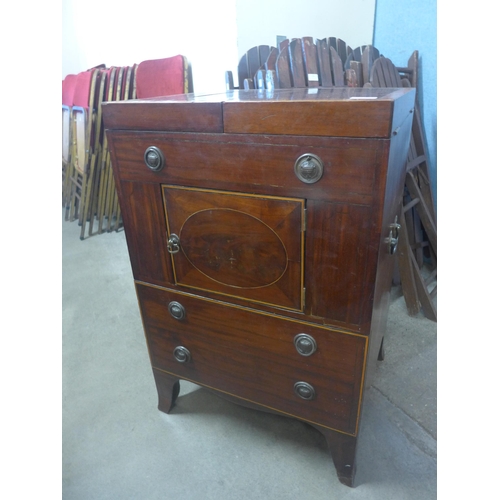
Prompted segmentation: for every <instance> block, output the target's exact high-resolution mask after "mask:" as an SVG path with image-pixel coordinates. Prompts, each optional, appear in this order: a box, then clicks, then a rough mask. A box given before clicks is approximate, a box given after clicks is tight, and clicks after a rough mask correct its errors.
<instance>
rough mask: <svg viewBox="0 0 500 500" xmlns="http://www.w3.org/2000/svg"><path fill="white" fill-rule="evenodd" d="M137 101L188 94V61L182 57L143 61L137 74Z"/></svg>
mask: <svg viewBox="0 0 500 500" xmlns="http://www.w3.org/2000/svg"><path fill="white" fill-rule="evenodd" d="M135 80H136V92H137V99H145V98H148V97H160V96H166V95H175V94H185V93H187V92H188V71H187V60H186V58H185V57H184V56H182V55H177V56H173V57H167V58H165V59H152V60H149V61H142V62H141V63H140V64H139V65H138V66H137V70H136V74H135Z"/></svg>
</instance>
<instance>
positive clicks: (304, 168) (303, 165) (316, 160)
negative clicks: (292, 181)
mask: <svg viewBox="0 0 500 500" xmlns="http://www.w3.org/2000/svg"><path fill="white" fill-rule="evenodd" d="M294 170H295V175H296V176H297V177H298V178H299V179H300V180H301V181H302V182H305V183H306V184H314V183H315V182H318V181H319V180H320V179H321V177H322V176H323V161H322V160H321V158H320V157H319V156H316V155H313V154H311V153H306V154H303V155H301V156H299V157H298V158H297V160H296V161H295V166H294Z"/></svg>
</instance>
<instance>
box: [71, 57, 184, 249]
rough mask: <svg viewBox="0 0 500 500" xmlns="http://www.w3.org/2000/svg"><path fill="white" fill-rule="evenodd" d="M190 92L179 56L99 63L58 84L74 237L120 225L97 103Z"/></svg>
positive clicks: (108, 155)
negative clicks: (107, 64) (130, 62)
mask: <svg viewBox="0 0 500 500" xmlns="http://www.w3.org/2000/svg"><path fill="white" fill-rule="evenodd" d="M71 87H73V88H74V91H73V92H71ZM190 91H192V77H191V71H190V68H189V64H188V61H187V59H186V57H184V56H182V55H177V56H173V57H168V58H164V59H157V60H148V61H143V62H141V63H140V64H133V65H132V66H122V67H117V66H112V67H110V68H106V67H105V65H100V66H98V67H96V68H92V69H90V70H88V71H83V72H81V73H79V74H78V75H68V76H67V77H66V78H65V79H64V80H63V206H64V207H65V209H66V213H65V219H66V220H67V221H75V220H78V223H79V225H80V226H81V229H80V239H82V240H83V239H85V238H86V237H87V236H92V235H95V234H102V233H104V232H111V231H118V230H119V229H121V228H122V227H123V224H122V220H121V210H120V206H119V203H118V197H117V193H116V186H115V181H114V177H113V170H112V165H111V157H110V152H109V149H108V143H107V139H106V134H105V133H104V126H103V121H102V104H103V103H104V102H106V101H124V100H128V99H143V98H148V97H160V96H167V95H173V94H183V93H186V92H190Z"/></svg>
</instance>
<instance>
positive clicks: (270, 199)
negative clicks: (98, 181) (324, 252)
mask: <svg viewBox="0 0 500 500" xmlns="http://www.w3.org/2000/svg"><path fill="white" fill-rule="evenodd" d="M162 189H163V198H164V204H165V213H166V220H167V228H168V236H169V251H170V252H171V257H172V266H173V270H174V279H175V283H176V284H177V285H180V286H185V287H190V288H193V289H198V290H205V291H209V292H215V293H218V294H223V295H225V296H226V297H237V298H240V299H241V298H243V299H247V300H250V301H253V302H260V303H264V304H269V305H273V306H277V307H281V308H285V309H291V310H296V311H302V310H303V274H304V273H303V254H304V232H303V227H304V208H305V202H304V200H302V199H297V198H282V197H274V196H258V195H247V194H242V193H233V192H227V191H214V190H203V189H194V188H188V187H179V186H172V185H163V186H162Z"/></svg>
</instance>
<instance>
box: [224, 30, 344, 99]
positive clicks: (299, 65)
mask: <svg viewBox="0 0 500 500" xmlns="http://www.w3.org/2000/svg"><path fill="white" fill-rule="evenodd" d="M352 52H353V51H352V49H351V48H350V47H349V46H348V45H347V44H346V43H345V42H344V41H343V40H342V39H340V38H335V37H330V38H325V39H323V40H318V39H317V40H316V42H314V40H313V38H312V37H303V38H294V39H292V40H288V39H286V40H283V41H282V42H281V43H280V46H279V48H275V47H270V46H267V45H260V46H257V47H253V48H252V49H250V50H249V51H248V52H247V53H245V54H244V55H243V57H242V58H241V60H240V62H239V64H238V80H239V88H240V89H247V90H248V89H267V90H271V89H274V88H282V89H283V88H292V87H293V88H306V87H311V88H316V87H344V86H346V84H347V83H346V72H345V70H344V66H345V64H346V62H350V61H348V58H349V56H350V55H351V53H352ZM226 88H227V89H228V90H232V89H235V88H238V87H235V86H234V79H233V75H232V72H231V71H226Z"/></svg>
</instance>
